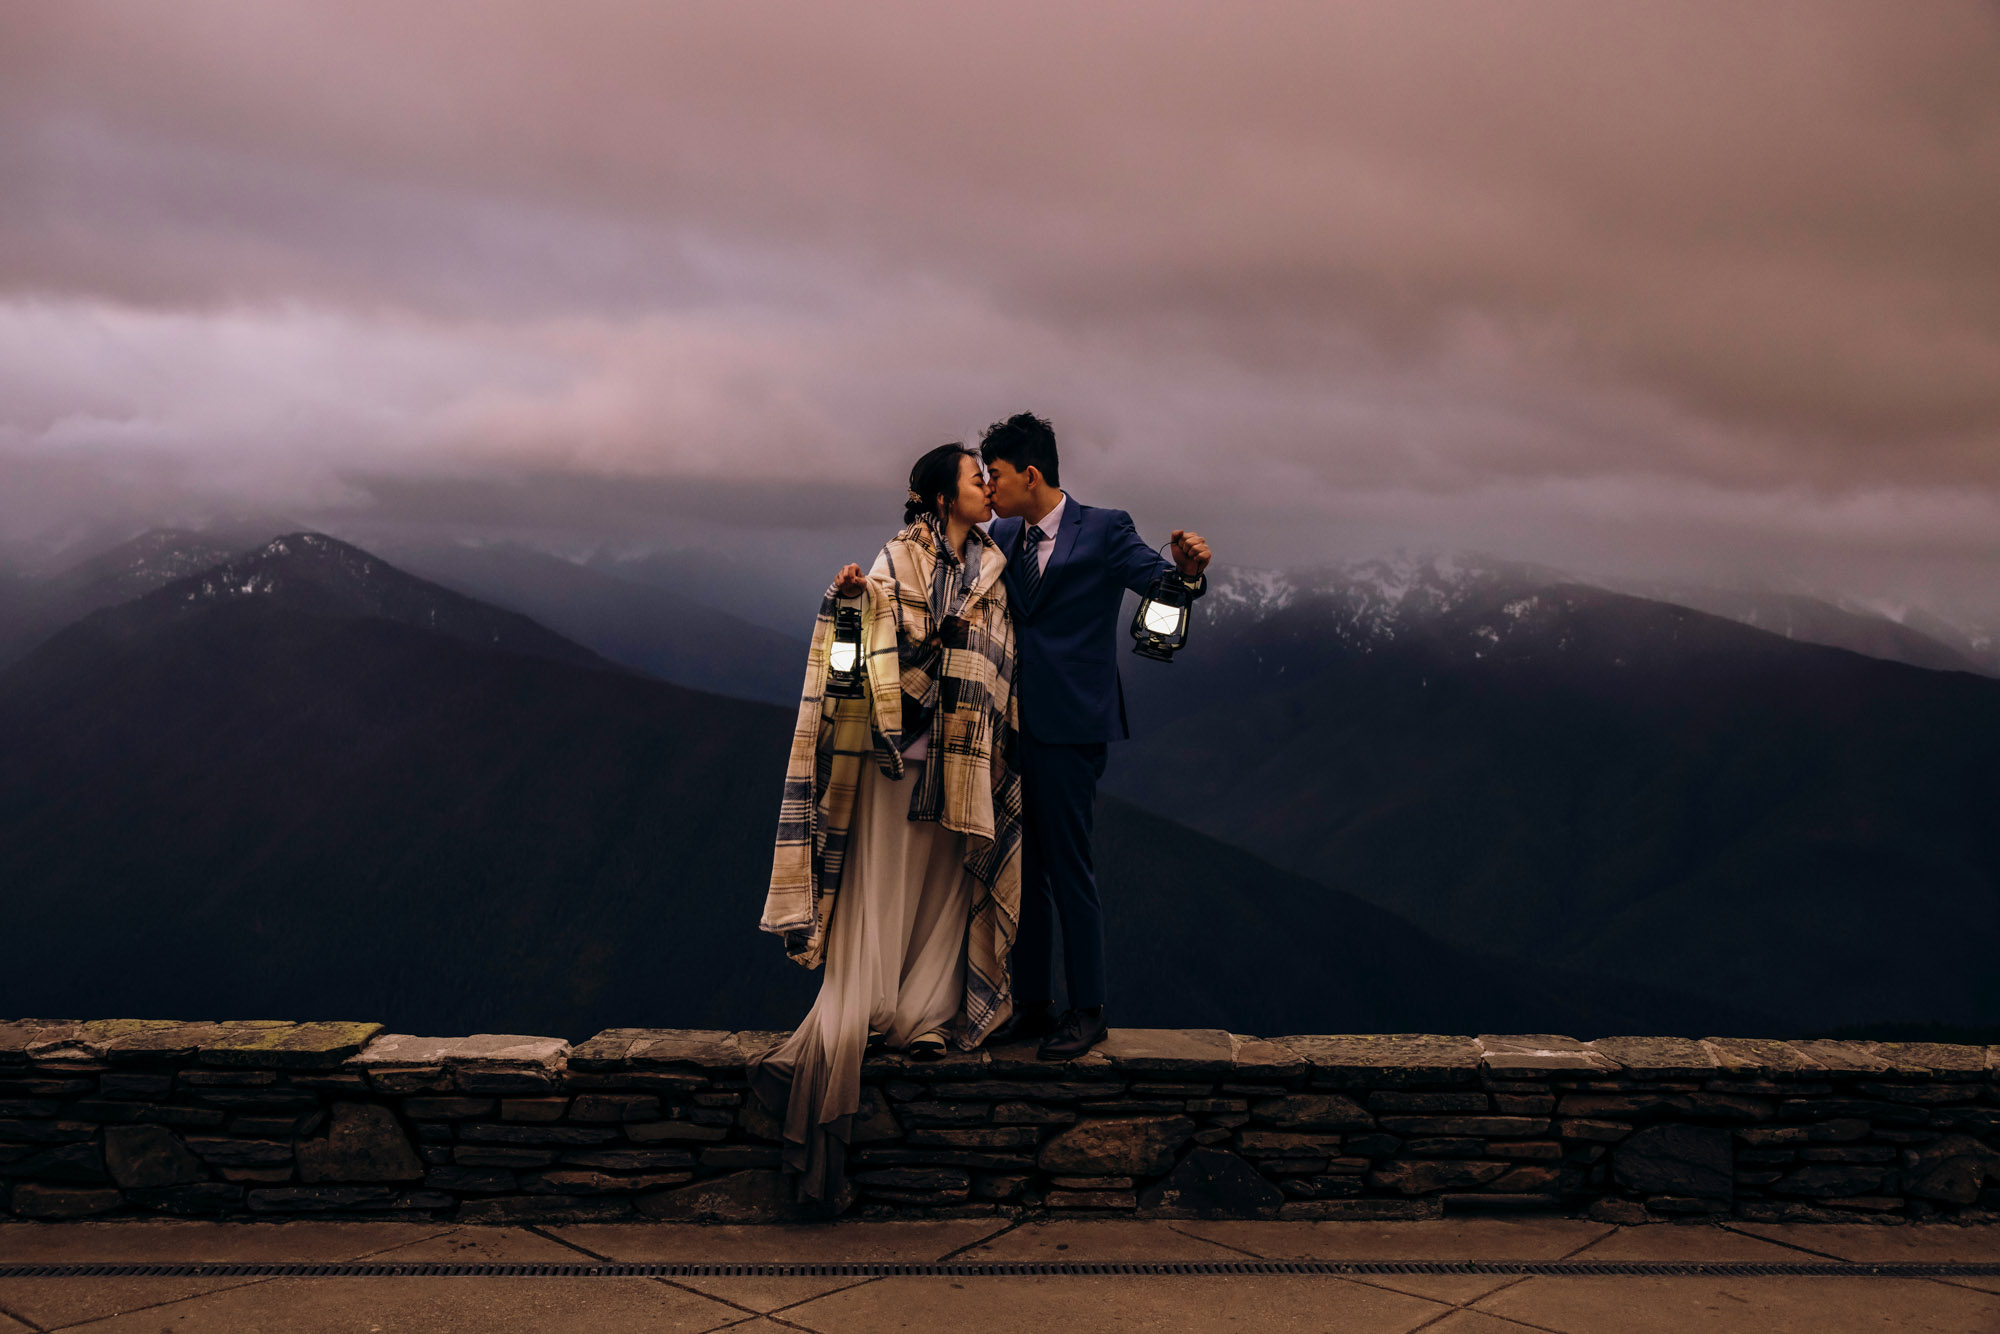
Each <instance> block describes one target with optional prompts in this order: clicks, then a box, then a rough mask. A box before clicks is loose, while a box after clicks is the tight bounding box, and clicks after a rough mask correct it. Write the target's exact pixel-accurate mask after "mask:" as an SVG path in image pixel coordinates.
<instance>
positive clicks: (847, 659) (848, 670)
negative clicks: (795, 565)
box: [826, 606, 867, 699]
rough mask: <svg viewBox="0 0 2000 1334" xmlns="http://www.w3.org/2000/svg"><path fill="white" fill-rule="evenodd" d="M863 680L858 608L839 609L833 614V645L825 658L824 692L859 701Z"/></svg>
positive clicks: (846, 607) (864, 674)
mask: <svg viewBox="0 0 2000 1334" xmlns="http://www.w3.org/2000/svg"><path fill="white" fill-rule="evenodd" d="M866 677H867V673H866V672H865V671H863V670H862V665H861V609H860V608H859V607H848V606H843V607H840V608H839V609H837V610H836V611H835V612H834V613H833V643H832V644H831V645H830V646H829V647H828V650H827V655H826V693H827V694H829V695H833V696H835V697H837V698H840V699H859V698H861V696H862V694H863V685H864V682H865V680H866Z"/></svg>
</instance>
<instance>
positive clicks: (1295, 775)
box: [1107, 584, 2000, 1027]
mask: <svg viewBox="0 0 2000 1334" xmlns="http://www.w3.org/2000/svg"><path fill="white" fill-rule="evenodd" d="M1327 624H1328V609H1327V608H1326V607H1325V606H1323V605H1320V604H1318V603H1315V602H1314V601H1313V600H1311V599H1300V600H1296V601H1294V602H1293V603H1291V604H1289V605H1286V606H1283V607H1281V608H1278V609H1277V610H1275V611H1272V612H1270V613H1269V614H1266V615H1263V616H1260V617H1252V618H1239V619H1238V620H1236V621H1235V622H1234V623H1233V624H1232V622H1231V621H1230V619H1229V618H1228V617H1218V618H1215V619H1214V620H1212V621H1209V622H1207V623H1197V626H1196V635H1197V640H1196V644H1195V646H1194V647H1192V648H1190V649H1189V650H1188V651H1187V652H1186V653H1185V654H1184V655H1183V656H1182V659H1181V660H1180V661H1179V662H1176V663H1175V664H1174V666H1173V667H1172V668H1170V669H1168V670H1167V671H1166V672H1151V673H1146V672H1136V671H1135V672H1131V673H1128V676H1127V679H1128V682H1129V683H1130V685H1131V687H1132V694H1133V710H1132V711H1133V716H1134V720H1135V730H1136V729H1141V728H1142V729H1143V731H1142V734H1141V739H1140V740H1138V741H1136V742H1135V743H1134V744H1133V745H1132V746H1131V747H1130V748H1129V753H1128V754H1127V755H1125V756H1121V757H1120V758H1119V760H1118V761H1117V762H1115V763H1114V765H1113V767H1112V771H1111V773H1110V775H1109V777H1108V780H1107V782H1108V784H1109V786H1110V788H1111V789H1112V790H1114V791H1116V792H1118V793H1119V794H1120V795H1123V796H1126V797H1128V798H1130V799H1132V800H1134V801H1137V802H1139V803H1140V804H1141V805H1144V806H1147V807H1148V808H1150V809H1154V810H1159V811H1162V812H1165V813H1167V814H1169V815H1171V816H1173V817H1174V818H1177V819H1181V820H1184V821H1186V822H1187V823H1190V824H1192V825H1193V826H1195V827H1196V828H1199V829H1202V830H1204V831H1206V832H1209V833H1211V834H1213V835H1215V836H1217V837H1221V838H1225V839H1227V840H1229V841H1231V842H1233V843H1236V844H1238V845H1240V846H1242V847H1245V848H1247V849H1249V850H1251V851H1253V852H1256V853H1258V854H1259V855H1262V856H1265V857H1267V858H1269V859H1270V860H1271V861H1273V862H1274V863H1276V864H1277V865H1278V866H1280V867H1283V868H1286V869H1288V870H1291V871H1293V872H1294V873H1297V874H1302V875H1308V876H1311V877H1312V878H1315V879H1318V880H1320V881H1322V882H1323V883H1328V884H1331V885H1335V886H1338V887H1340V888H1343V889H1346V890H1350V891H1352V892H1354V893H1356V894H1359V895H1361V896H1362V897H1364V898H1366V899H1368V900H1369V901H1371V902H1374V903H1377V904H1380V905H1382V906H1384V907H1386V908H1388V909H1390V910H1391V911H1393V912H1395V913H1397V914H1398V915H1400V916H1403V917H1405V918H1407V919H1409V920H1411V921H1413V922H1415V923H1416V924H1418V925H1420V926H1423V927H1425V928H1426V929H1428V930H1431V931H1433V932H1435V933H1437V934H1438V935H1440V936H1441V937H1443V938H1445V939H1447V940H1450V941H1453V942H1455V943H1457V944H1459V945H1461V946H1464V947H1467V948H1474V949H1481V950H1488V951H1493V952H1496V953H1499V954H1502V955H1505V956H1507V957H1511V958H1517V959H1522V960H1529V961H1533V962H1536V963H1540V964H1547V965H1554V966H1559V967H1566V968H1573V969H1577V970H1580V971H1584V972H1588V973H1591V974H1595V975H1608V976H1617V977H1624V978H1629V979H1632V980H1635V981H1643V982H1648V983H1651V984H1653V985H1661V986H1671V987H1675V988H1684V989H1690V990H1694V991H1697V992H1699V993H1701V994H1703V995H1706V996H1709V997H1711V998H1714V999H1718V1000H1724V999H1726V1000H1732V1001H1735V1002H1738V1003H1741V1004H1745V1005H1748V1006H1752V1007H1754V1008H1758V1009H1762V1010H1766V1011H1771V1012H1775V1013H1777V1014H1779V1015H1781V1016H1783V1017H1784V1018H1785V1020H1786V1022H1787V1023H1788V1024H1789V1025H1791V1026H1794V1027H1826V1026H1832V1025H1836V1024H1842V1023H1863V1022H1874V1021H1881V1020H1885V1019H1898V1020H1929V1021H1939V1022H1958V1023H1992V1022H1995V1021H1996V1020H2000V970H1995V969H1993V968H1992V967H1991V965H1990V962H1989V960H1988V958H1987V955H1988V953H1989V951H1988V950H1987V949H1986V946H1985V941H1987V940H1989V939H1991V936H1992V932H1993V931H1994V930H1995V929H1996V928H2000V818H1996V816H1995V812H1996V811H2000V682H1996V681H1994V680H1992V679H1990V678H1986V677H1983V676H1977V675H1973V674H1969V673H1964V672H1939V671H1930V670H1924V669H1920V668H1915V667H1910V666H1907V665H1903V664H1899V663H1893V662H1886V661H1880V660H1876V659H1872V658H1869V657H1865V656H1862V655H1859V654H1856V653H1851V652H1846V651H1843V650H1839V649H1831V648H1826V647H1822V646H1818V645H1814V644H1807V643H1801V642H1796V641H1792V640H1788V639H1785V638H1782V637H1780V636H1777V635H1773V634H1769V633H1766V632H1763V631H1759V630H1755V629H1752V628H1749V627H1746V626H1743V625H1740V624H1737V623H1735V622H1732V621H1729V620H1725V619H1722V618H1719V617H1715V616H1709V615H1705V614H1703V613H1700V612H1696V611H1691V610H1688V609H1686V608H1682V607H1675V606H1670V605H1667V604H1662V603H1657V602H1651V601H1647V600H1645V599H1640V598H1634V597H1628V596H1624V595H1621V594H1615V593H1610V592H1606V591H1604V590H1601V589H1594V588H1587V587H1582V586H1577V585H1560V584H1558V585H1552V586H1546V587H1542V588H1522V587H1519V586H1507V585H1505V584H1493V585H1491V586H1487V587H1483V588H1474V589H1472V590H1470V591H1469V592H1468V594H1467V595H1466V596H1465V597H1463V598H1462V599H1459V600H1457V601H1456V602H1454V603H1452V604H1451V605H1449V606H1444V607H1441V608H1438V609H1436V610H1435V611H1434V612H1433V613H1432V614H1429V615H1426V616H1423V617H1414V618H1408V619H1406V620H1404V621H1402V622H1400V623H1398V624H1397V625H1395V627H1394V633H1393V634H1390V635H1374V636H1365V637H1360V638H1356V637H1353V636H1341V635H1337V634H1332V633H1329V632H1328V629H1327ZM1204 631H1207V632H1208V634H1207V637H1206V638H1205V639H1204V638H1201V636H1202V634H1203V632H1204ZM1919 942H1921V943H1919Z"/></svg>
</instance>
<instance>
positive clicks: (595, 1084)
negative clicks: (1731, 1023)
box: [0, 1019, 2000, 1223]
mask: <svg viewBox="0 0 2000 1334" xmlns="http://www.w3.org/2000/svg"><path fill="white" fill-rule="evenodd" d="M782 1036H783V1035H782V1034H776V1033H754V1032H743V1033H730V1032H711V1031H696V1030H684V1029H640V1028H617V1029H608V1030H606V1031H605V1032H602V1033H599V1034H598V1035H596V1036H595V1037H593V1038H591V1039H590V1040H589V1041H587V1042H583V1043H581V1044H578V1045H575V1046H572V1045H571V1044H569V1043H567V1042H565V1041H563V1040H561V1039H558V1038H540V1037H521V1036H512V1035H494V1034H478V1035H475V1036H472V1037H464V1038H426V1037H416V1036H412V1035H408V1034H396V1033H385V1032H383V1031H382V1027H381V1025H379V1024H373V1023H289V1022H279V1021H243V1022H202V1023H179V1022H167V1021H151V1020H95V1021H73V1020H35V1019H28V1020H19V1021H15V1022H12V1023H4V1024H0V1212H3V1213H5V1214H8V1215H11V1216H14V1217H17V1218H30V1219H62V1218H80V1217H105V1216H129V1217H143V1216H152V1215H161V1214H167V1215H193V1216H204V1217H245V1218H271V1217H282V1216H289V1215H314V1216H336V1217H340V1216H348V1217H394V1218H428V1219H452V1220H457V1221H460V1222H494V1223H500V1222H518V1221H524V1220H538V1221H583V1220H589V1221H609V1220H631V1221H643V1220H647V1219H659V1220H672V1221H684V1222H753V1221H791V1220H803V1219H809V1218H818V1217H826V1216H828V1211H825V1210H820V1211H808V1210H805V1209H802V1208H800V1207H799V1206H798V1205H797V1204H795V1203H794V1202H793V1200H792V1198H791V1193H790V1190H789V1183H788V1181H787V1179H786V1178H785V1177H784V1175H783V1174H782V1173H781V1172H779V1171H778V1170H777V1161H778V1149H777V1140H778V1138H779V1131H778V1126H777V1123H776V1121H775V1119H774V1118H773V1117H772V1116H771V1115H770V1114H769V1113H768V1112H766V1111H765V1110H764V1109H763V1108H762V1107H760V1106H758V1105H757V1103H756V1102H755V1100H754V1099H752V1098H750V1096H749V1093H748V1088H747V1085H746V1084H745V1082H744V1078H743V1066H744V1061H745V1058H746V1057H747V1056H748V1055H749V1054H751V1053H754V1052H756V1051H759V1050H762V1049H763V1048H764V1047H766V1046H768V1045H770V1044H771V1043H773V1042H775V1041H777V1040H779V1039H780V1038H781V1037H782ZM862 1078H863V1082H864V1091H863V1092H864V1096H863V1104H862V1114H861V1116H860V1117H858V1118H857V1121H856V1126H855V1133H854V1141H853V1145H852V1148H851V1150H850V1153H849V1169H848V1170H849V1188H848V1192H847V1195H846V1197H845V1198H843V1199H842V1200H840V1201H838V1202H837V1203H838V1210H837V1211H836V1212H838V1213H841V1214H845V1215H849V1216H860V1217H951V1216H964V1215H974V1214H977V1215H1018V1214H1021V1213H1024V1212H1025V1213H1038V1214H1041V1213H1045V1214H1050V1215H1064V1216H1094V1217H1115V1216H1120V1215H1127V1216H1139V1217H1159V1218H1345V1219H1410V1218H1433V1217H1438V1216H1440V1215H1442V1214H1444V1213H1448V1212H1459V1211H1490V1210H1516V1211H1518V1210H1539V1211H1547V1212H1555V1213H1568V1214H1587V1215H1589V1216H1591V1217H1594V1218H1598V1219H1602V1220H1605V1221H1609V1222H1643V1221H1647V1220H1651V1219H1675V1218H1688V1217H1699V1216H1704V1215H1715V1216H1726V1217H1732V1218H1738V1219H1747V1220H1754V1221H1763V1222H1800V1221H1805V1222H1821V1221H1823V1222H1843V1223H1852V1222H1885V1223H1894V1222H1902V1221H1907V1220H1914V1219H1937V1218H1956V1219H1960V1220H1963V1221H1967V1222H1972V1221H1979V1222H1991V1221H2000V1048H1996V1047H1965V1046H1946V1045H1939V1044H1930V1043H1881V1042H1835V1041H1829V1040H1824V1039H1805V1040H1798V1041H1789V1042H1785V1041H1776V1040H1767V1039H1746V1038H1705V1039H1702V1040H1699V1041H1696V1040H1692V1039H1686V1038H1666V1037H1619V1038H1601V1039H1598V1040H1597V1041H1594V1042H1578V1041H1576V1040H1574V1039H1571V1038H1566V1037H1560V1036H1554V1035H1548V1034H1527V1035H1520V1034H1514V1035H1502V1034H1494V1035H1486V1036H1480V1037H1450V1036H1439V1035H1432V1034H1359V1035H1333V1036H1313V1035H1301V1036H1295V1037H1281V1038H1257V1037H1246V1036H1243V1035H1240V1034H1232V1033H1225V1032H1222V1031H1220V1030H1213V1029H1197V1030H1166V1029H1113V1030H1112V1032H1111V1035H1110V1037H1109V1038H1107V1039H1106V1040H1105V1042H1104V1043H1103V1044H1101V1045H1100V1046H1099V1047H1098V1048H1097V1049H1096V1050H1094V1051H1092V1052H1091V1053H1090V1054H1089V1055H1087V1056H1084V1057H1082V1058H1079V1059H1077V1060H1073V1061H1066V1062H1042V1061H1039V1060H1037V1059H1035V1054H1034V1051H1033V1048H1032V1047H1031V1046H1027V1045H1023V1046H1018V1047H1002V1048H998V1049H994V1050H982V1051H977V1052H971V1053H953V1054H951V1055H949V1056H947V1057H945V1058H944V1059H942V1060H938V1061H932V1062H917V1061H911V1060H908V1059H906V1058H904V1057H902V1056H900V1055H896V1054H893V1053H892V1054H888V1055H884V1056H877V1057H871V1058H870V1059H869V1060H868V1061H867V1062H866V1064H865V1065H864V1067H863V1075H862Z"/></svg>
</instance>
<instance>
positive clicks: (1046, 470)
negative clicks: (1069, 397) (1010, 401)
mask: <svg viewBox="0 0 2000 1334" xmlns="http://www.w3.org/2000/svg"><path fill="white" fill-rule="evenodd" d="M979 456H980V457H981V458H983V459H985V460H986V462H987V463H988V464H991V463H992V462H993V460H995V459H1005V460H1007V462H1009V463H1010V464H1012V465H1013V466H1014V471H1015V472H1026V471H1027V470H1028V469H1029V468H1030V467H1034V468H1039V469H1040V470H1041V473H1042V480H1043V481H1045V482H1047V483H1048V484H1049V485H1050V486H1054V487H1060V486H1061V485H1062V482H1061V481H1060V480H1059V477H1058V474H1057V467H1056V432H1055V428H1054V427H1052V426H1050V425H1049V424H1048V423H1047V422H1045V421H1043V420H1042V419H1041V418H1040V417H1037V416H1036V415H1035V414H1034V413H1032V412H1017V413H1015V414H1014V415H1013V416H1011V417H1009V418H1008V419H1007V420H1006V421H1003V422H994V423H993V424H992V425H991V426H989V427H987V428H986V434H985V435H983V436H981V437H980V438H979Z"/></svg>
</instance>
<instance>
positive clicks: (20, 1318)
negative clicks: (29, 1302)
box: [0, 1305, 46, 1334]
mask: <svg viewBox="0 0 2000 1334" xmlns="http://www.w3.org/2000/svg"><path fill="white" fill-rule="evenodd" d="M0 1315H4V1316H6V1317H7V1318H8V1319H9V1320H12V1321H15V1322H17V1323H19V1324H23V1325H26V1326H27V1327H28V1328H29V1329H32V1330H35V1331H36V1332H37V1334H46V1326H43V1325H38V1324H36V1323H35V1322H34V1321H32V1320H30V1319H28V1317H26V1316H24V1315H21V1314H20V1313H18V1312H16V1311H14V1310H12V1309H11V1308H9V1307H7V1306H5V1305H0Z"/></svg>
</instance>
